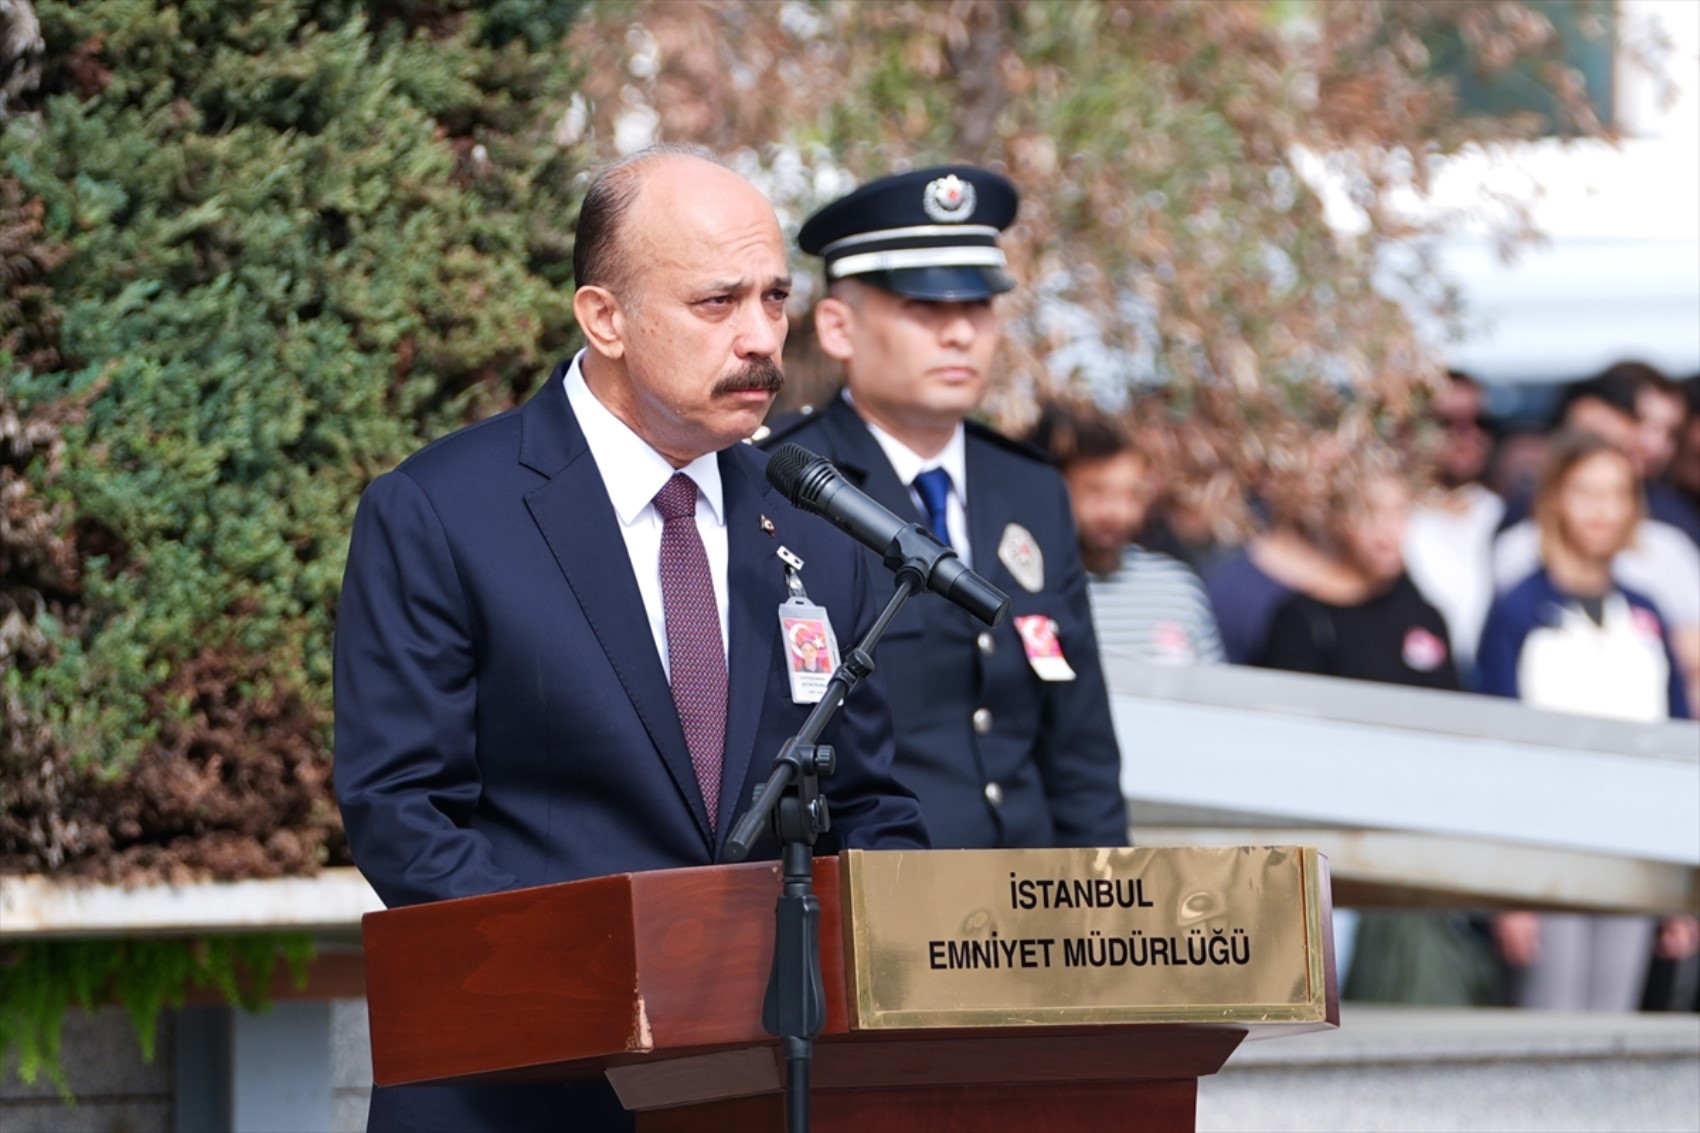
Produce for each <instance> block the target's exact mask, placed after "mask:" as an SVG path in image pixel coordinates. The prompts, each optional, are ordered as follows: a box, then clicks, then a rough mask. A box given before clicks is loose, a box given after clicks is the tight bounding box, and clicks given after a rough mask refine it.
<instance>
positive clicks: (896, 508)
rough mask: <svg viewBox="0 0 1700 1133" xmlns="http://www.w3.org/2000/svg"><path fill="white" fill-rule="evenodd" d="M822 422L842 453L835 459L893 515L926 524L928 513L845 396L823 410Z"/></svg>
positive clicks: (836, 399)
mask: <svg viewBox="0 0 1700 1133" xmlns="http://www.w3.org/2000/svg"><path fill="white" fill-rule="evenodd" d="M822 412H823V413H824V414H825V417H824V419H823V422H822V424H823V425H824V426H825V428H826V429H827V431H828V432H829V433H830V434H831V436H832V442H833V448H834V450H835V451H836V452H839V453H841V454H842V455H841V456H840V457H839V458H836V459H835V460H834V461H833V463H835V464H837V465H838V467H839V470H840V471H842V472H843V473H844V474H845V475H846V476H848V477H850V478H851V479H852V480H854V481H855V482H856V484H857V485H858V486H859V487H860V488H861V489H862V491H864V492H866V493H868V495H870V496H872V497H873V498H874V499H876V500H878V501H879V502H880V503H881V504H884V505H885V507H886V508H887V509H888V510H890V511H891V512H892V513H893V514H894V515H897V516H900V517H902V518H904V519H911V520H914V521H915V522H917V523H920V524H922V525H923V526H925V525H926V522H927V517H926V515H925V514H924V513H923V512H922V511H921V510H920V508H918V507H917V506H916V505H915V496H914V494H913V493H911V492H910V491H909V485H907V484H905V483H904V482H903V481H901V480H899V479H898V478H897V473H896V471H895V470H893V469H892V467H891V461H890V460H888V459H886V455H885V450H884V449H882V448H880V443H879V442H878V441H876V440H874V435H873V434H872V433H870V432H869V431H868V426H867V423H866V422H865V421H863V420H862V419H861V418H860V417H858V416H857V415H856V411H855V410H854V409H852V408H851V407H850V403H849V402H847V401H845V400H844V399H843V398H842V397H835V398H833V399H832V404H830V405H829V406H827V408H826V409H824V410H822Z"/></svg>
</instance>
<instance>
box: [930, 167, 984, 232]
mask: <svg viewBox="0 0 1700 1133" xmlns="http://www.w3.org/2000/svg"><path fill="white" fill-rule="evenodd" d="M974 203H975V200H974V185H973V183H972V182H969V181H964V180H963V179H962V178H960V177H958V176H957V175H956V174H954V173H951V174H948V175H946V176H944V177H940V178H938V179H937V180H935V181H931V182H929V183H928V184H927V189H926V192H925V193H923V194H922V196H921V207H922V208H923V209H925V210H926V212H927V215H928V216H930V217H932V218H933V219H934V220H936V221H939V222H941V223H958V222H961V221H964V220H967V219H968V218H969V217H971V216H973V215H974Z"/></svg>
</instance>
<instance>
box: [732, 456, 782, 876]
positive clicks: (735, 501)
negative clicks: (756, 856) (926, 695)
mask: <svg viewBox="0 0 1700 1133" xmlns="http://www.w3.org/2000/svg"><path fill="white" fill-rule="evenodd" d="M742 456H743V454H742V453H740V452H739V451H738V450H737V449H735V448H734V449H728V450H727V451H725V452H722V453H721V454H720V484H721V489H722V491H723V492H724V495H725V501H726V548H727V551H726V591H727V599H728V601H729V602H730V603H731V609H730V611H729V612H728V614H727V619H726V621H727V627H728V629H729V630H730V636H731V640H730V642H728V651H727V669H728V672H727V680H728V684H727V689H726V765H725V774H723V775H722V776H721V779H720V815H721V819H720V824H719V826H720V828H719V831H718V836H717V837H716V839H715V842H716V846H717V847H718V846H719V845H720V844H723V843H724V842H725V839H726V834H727V832H728V831H729V830H730V829H731V826H732V818H733V816H734V815H735V814H737V813H738V811H739V810H740V809H741V808H742V806H743V804H744V803H745V802H746V801H747V800H748V799H749V798H750V796H751V794H752V793H753V792H754V791H755V788H756V785H757V781H758V777H760V778H765V777H766V776H767V772H768V768H769V766H770V765H771V763H772V759H773V756H774V755H775V754H776V753H775V752H771V751H756V750H755V742H756V731H757V724H758V723H759V721H760V720H761V716H762V711H763V708H764V707H765V705H764V701H765V699H766V696H767V686H768V679H769V677H770V676H771V674H772V673H773V670H774V666H776V665H778V664H780V663H781V662H780V660H779V659H778V658H777V657H776V656H775V650H776V649H777V647H778V643H779V604H780V603H781V602H783V601H784V600H785V597H786V590H785V568H784V566H783V565H782V564H781V563H780V561H779V558H778V556H777V555H776V554H775V552H776V551H778V550H779V546H780V544H782V543H783V542H784V541H785V532H784V530H783V529H780V530H777V531H776V532H775V533H774V534H772V535H769V534H767V533H766V532H765V531H764V530H763V525H762V517H763V516H764V515H765V514H767V512H766V511H764V510H763V508H764V505H763V503H762V500H763V498H764V497H765V496H766V495H767V492H768V488H767V486H766V484H764V483H762V482H760V481H758V480H756V479H755V477H754V476H753V474H752V468H751V465H750V463H749V462H748V461H747V460H745V459H743V458H742ZM769 510H771V509H769Z"/></svg>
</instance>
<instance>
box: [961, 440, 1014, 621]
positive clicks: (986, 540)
mask: <svg viewBox="0 0 1700 1133" xmlns="http://www.w3.org/2000/svg"><path fill="white" fill-rule="evenodd" d="M965 440H966V447H967V451H966V453H965V454H964V457H965V458H964V461H963V467H964V468H965V469H966V470H967V475H968V482H969V483H970V484H972V485H974V491H973V493H972V494H971V495H969V497H968V509H967V510H968V543H969V546H970V547H972V548H973V554H974V573H975V574H978V575H979V576H980V577H981V578H983V579H985V580H986V581H987V582H990V583H991V584H992V585H993V586H996V587H997V588H998V589H1000V590H1003V591H1005V592H1007V591H1008V590H1009V587H1010V584H1011V583H1013V582H1014V581H1015V579H1014V578H1013V577H1012V576H1011V575H1010V574H1009V572H1008V571H1007V570H1005V569H1004V565H1003V561H1002V560H1001V559H1000V558H999V557H998V544H999V542H1001V541H1002V539H1003V530H1002V529H1001V528H1000V527H999V526H998V515H999V511H1000V510H1001V509H999V508H996V507H994V506H993V505H992V501H993V500H1001V501H1003V502H1004V503H1005V505H1006V506H1007V504H1008V502H1009V501H1010V500H1013V499H1018V498H1020V493H1019V492H1016V491H1012V488H1013V487H1014V486H1013V485H1009V484H1004V483H1002V482H1001V481H1000V480H999V479H998V475H997V467H996V463H995V462H994V461H992V460H989V459H987V458H988V457H989V456H990V455H991V454H990V453H989V452H988V451H987V446H986V445H985V444H984V443H983V442H981V443H977V442H976V441H975V438H974V434H973V433H969V434H968V436H967V437H966V438H965Z"/></svg>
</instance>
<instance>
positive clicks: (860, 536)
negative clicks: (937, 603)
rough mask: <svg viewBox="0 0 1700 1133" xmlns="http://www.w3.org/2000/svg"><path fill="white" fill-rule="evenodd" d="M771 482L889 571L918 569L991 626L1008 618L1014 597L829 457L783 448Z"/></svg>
mask: <svg viewBox="0 0 1700 1133" xmlns="http://www.w3.org/2000/svg"><path fill="white" fill-rule="evenodd" d="M767 482H768V483H769V484H772V485H773V486H774V487H775V488H778V489H779V490H780V491H781V492H783V493H784V494H785V498H786V499H788V500H790V501H791V502H792V504H794V505H795V506H797V507H800V508H802V509H803V510H804V511H808V512H813V513H814V514H816V515H818V516H820V517H822V518H823V519H828V520H831V521H832V522H833V523H835V524H836V525H838V526H839V527H841V528H843V529H844V530H845V531H847V532H849V533H850V536H851V538H853V539H855V540H856V541H857V542H859V543H862V544H863V545H865V546H868V547H871V548H873V550H874V551H876V552H877V553H879V554H880V555H881V556H882V560H883V561H884V563H885V565H886V566H887V567H888V568H889V569H891V570H894V571H895V570H901V569H902V568H903V567H905V566H908V565H914V566H916V567H918V568H919V569H920V571H921V574H922V576H923V577H924V578H925V580H926V585H927V589H928V590H931V591H932V592H933V593H935V594H939V595H942V596H944V597H945V598H948V599H949V600H950V601H952V602H954V603H956V604H957V605H958V606H961V607H962V608H963V609H964V610H967V611H968V612H969V613H970V614H973V615H974V616H975V617H976V618H979V619H980V620H981V621H983V622H985V623H986V624H987V625H990V626H995V625H997V624H999V623H1000V622H1002V621H1003V619H1004V615H1006V614H1008V613H1009V595H1007V594H1005V593H1004V592H1003V591H1001V590H999V589H998V588H997V587H995V586H993V585H992V584H991V583H989V582H987V581H986V580H985V579H983V578H981V577H980V576H979V575H977V574H975V573H974V572H973V571H971V570H969V569H968V567H967V566H966V565H965V564H964V563H963V561H962V560H961V559H959V558H957V556H956V552H955V551H953V550H951V549H950V548H949V547H947V546H946V545H945V544H943V543H941V542H939V539H938V536H936V535H934V534H933V533H932V532H931V531H928V530H927V529H926V528H924V527H922V526H921V525H920V524H919V523H909V522H905V521H904V520H902V519H900V518H898V517H897V516H895V515H893V514H892V513H891V512H890V511H888V510H887V509H886V508H885V507H884V506H883V505H881V504H880V503H879V502H877V501H876V500H874V499H873V498H872V497H870V496H869V495H868V494H867V493H866V492H864V491H862V490H861V489H860V488H858V487H856V486H855V485H854V484H852V483H850V481H849V480H846V479H845V478H844V474H843V473H842V472H840V471H838V469H837V468H835V467H833V465H832V462H831V461H830V460H827V459H826V458H825V457H824V456H816V455H815V454H814V453H812V452H810V451H809V450H808V449H806V448H804V447H803V446H802V445H780V446H779V447H778V448H776V449H774V450H773V455H772V456H770V457H769V458H768V462H767Z"/></svg>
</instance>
